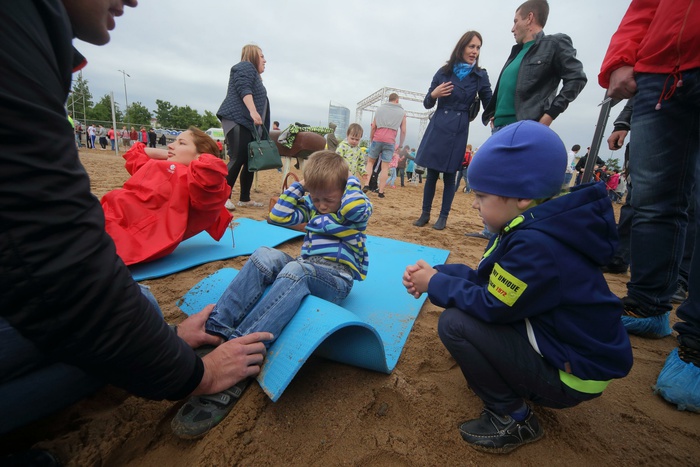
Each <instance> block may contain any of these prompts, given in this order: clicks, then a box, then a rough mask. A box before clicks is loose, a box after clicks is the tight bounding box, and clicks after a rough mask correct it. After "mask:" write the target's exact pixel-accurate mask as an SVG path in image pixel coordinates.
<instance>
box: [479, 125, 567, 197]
mask: <svg viewBox="0 0 700 467" xmlns="http://www.w3.org/2000/svg"><path fill="white" fill-rule="evenodd" d="M566 162H567V156H566V147H565V146H564V143H563V142H562V140H561V138H559V136H558V135H557V134H556V133H555V132H554V131H553V130H552V129H551V128H549V127H548V126H546V125H542V124H541V123H537V122H535V121H532V120H523V121H520V122H516V123H512V124H510V125H508V126H506V127H505V128H503V129H502V130H500V131H498V132H496V133H494V134H493V135H491V137H490V138H489V139H487V140H486V142H485V143H484V144H483V145H481V147H480V148H479V150H478V151H477V152H476V153H475V154H474V157H473V159H472V161H471V163H470V164H469V171H468V172H467V177H468V179H469V186H470V187H471V188H472V189H473V190H476V191H480V192H482V193H489V194H492V195H498V196H505V197H508V198H529V199H546V198H551V197H552V196H555V195H557V194H558V193H559V192H560V190H561V186H562V184H563V183H564V176H565V173H566Z"/></svg>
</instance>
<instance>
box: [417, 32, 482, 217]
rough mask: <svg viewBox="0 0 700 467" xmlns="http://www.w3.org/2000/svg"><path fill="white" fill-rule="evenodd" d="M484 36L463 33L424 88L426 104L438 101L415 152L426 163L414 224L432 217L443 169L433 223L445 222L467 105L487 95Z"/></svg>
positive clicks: (460, 156) (464, 143)
mask: <svg viewBox="0 0 700 467" xmlns="http://www.w3.org/2000/svg"><path fill="white" fill-rule="evenodd" d="M482 42H483V40H482V39H481V34H479V33H478V32H476V31H467V32H466V33H464V35H463V36H462V37H461V39H460V40H459V42H457V45H456V46H455V48H454V50H453V51H452V55H451V56H450V59H449V60H448V61H447V63H446V64H445V65H444V66H443V67H442V68H440V69H439V70H438V71H437V73H435V76H433V82H432V83H430V89H429V90H428V94H427V95H426V96H425V99H424V100H423V105H424V106H425V108H426V109H431V108H432V107H433V106H435V103H436V102H437V110H436V111H435V113H434V114H433V116H432V118H431V120H430V123H429V124H428V128H427V130H426V131H425V135H423V139H422V140H421V143H420V146H419V147H418V153H417V155H416V164H417V165H420V166H423V167H426V168H427V169H428V174H427V177H426V182H425V187H424V189H423V213H422V214H421V216H420V218H419V219H418V220H417V221H415V222H414V223H413V225H416V226H418V227H423V226H424V225H425V224H427V223H428V221H429V220H430V209H431V207H432V204H433V197H434V196H435V187H436V185H437V180H438V177H439V176H440V173H442V174H443V183H444V184H445V189H444V191H443V194H442V207H441V208H440V217H438V220H437V222H435V225H433V228H434V229H437V230H442V229H444V228H445V225H446V224H447V216H448V215H449V214H450V209H451V208H452V199H453V198H454V195H455V189H454V185H455V176H456V174H457V171H458V170H459V169H460V168H461V167H462V160H463V159H464V151H465V149H466V147H467V137H468V136H469V106H470V104H471V103H472V102H474V100H475V99H476V97H477V93H478V97H479V100H480V102H481V105H482V106H483V107H484V108H485V107H486V106H487V105H488V103H489V101H490V100H491V95H492V92H491V83H490V82H489V75H488V73H486V70H484V69H482V68H479V52H480V51H481V44H482Z"/></svg>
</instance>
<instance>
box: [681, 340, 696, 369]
mask: <svg viewBox="0 0 700 467" xmlns="http://www.w3.org/2000/svg"><path fill="white" fill-rule="evenodd" d="M678 358H680V359H681V360H683V361H684V362H685V363H692V364H693V365H695V366H696V367H698V368H700V350H697V349H693V348H692V347H688V346H687V345H682V344H681V345H679V346H678Z"/></svg>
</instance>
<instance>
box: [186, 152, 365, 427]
mask: <svg viewBox="0 0 700 467" xmlns="http://www.w3.org/2000/svg"><path fill="white" fill-rule="evenodd" d="M371 214H372V204H371V203H370V201H369V199H367V197H366V196H365V194H364V193H363V192H362V185H361V184H360V181H359V180H358V179H357V178H356V177H354V176H351V175H349V168H348V164H347V162H345V160H344V159H343V157H342V156H340V155H338V154H335V153H334V152H331V151H318V152H315V153H314V154H312V155H311V156H310V157H309V159H308V161H307V162H306V164H305V167H304V179H303V180H302V181H300V182H294V183H293V184H292V185H291V186H290V187H289V188H288V189H287V190H285V192H284V193H282V195H281V196H280V199H279V201H278V202H277V203H276V204H275V206H274V207H273V208H272V211H271V212H270V219H271V220H272V221H274V222H275V223H276V224H280V225H284V226H290V225H296V224H301V223H304V222H306V223H307V226H306V236H305V237H304V243H303V245H302V247H301V255H300V256H298V257H297V258H292V257H291V256H289V255H288V254H286V253H284V252H282V251H278V250H275V249H273V248H268V247H260V248H258V249H257V250H256V251H255V252H254V253H253V254H252V255H251V257H250V258H249V259H248V261H247V262H246V264H245V265H244V266H243V268H242V269H241V271H240V272H239V273H238V275H237V276H236V277H235V278H234V279H233V281H232V282H231V283H230V284H229V286H228V288H227V289H226V291H225V292H224V294H223V295H222V296H221V298H220V299H219V301H218V303H217V304H216V306H215V307H214V310H213V311H212V313H211V315H210V316H209V318H208V319H207V322H206V324H205V329H206V332H207V333H209V334H212V335H214V336H217V337H219V338H221V342H224V341H227V340H231V339H235V338H236V337H239V336H244V335H247V334H250V333H253V332H256V331H258V330H265V331H267V332H270V333H272V334H273V335H274V336H275V338H276V337H277V336H279V334H280V332H281V331H282V330H283V329H284V327H285V326H286V325H287V323H288V322H289V321H290V320H291V319H292V317H293V316H294V315H295V314H296V312H297V310H298V308H299V305H300V304H301V301H302V300H303V299H304V297H306V296H307V295H309V294H311V295H315V296H317V297H320V298H323V299H324V300H328V301H329V302H333V303H340V302H341V301H343V300H344V299H345V297H347V296H348V294H349V293H350V290H351V289H352V286H353V283H354V281H355V280H364V279H365V277H366V275H367V269H368V266H369V257H368V255H367V246H366V243H367V237H366V235H365V230H366V228H367V221H368V220H369V217H370V216H371ZM268 286H270V288H269V291H268V293H267V294H265V296H264V297H263V296H262V295H263V292H264V291H265V289H266V288H267V287H268ZM261 297H262V298H261ZM272 342H274V339H273V340H272V341H269V342H267V343H266V345H267V346H268V347H269V346H270V345H271V344H272ZM249 382H250V379H248V380H244V381H242V382H240V383H238V384H237V385H236V386H234V387H232V388H230V389H228V390H226V391H224V392H222V393H218V394H214V395H207V396H195V397H192V398H190V400H189V401H188V402H187V403H186V404H185V405H184V406H183V407H182V409H180V411H179V412H178V414H177V416H176V417H175V419H174V420H173V429H174V432H175V434H176V435H178V436H180V437H183V438H194V437H199V436H201V435H203V434H205V433H206V432H207V431H208V430H209V429H211V428H212V427H213V426H215V425H216V424H218V423H219V422H220V421H221V420H223V418H224V417H225V416H226V415H227V414H228V412H230V410H231V409H232V408H233V405H234V404H235V402H236V401H237V400H238V399H239V398H240V396H241V394H242V393H243V390H244V389H245V388H246V387H247V386H248V383H249Z"/></svg>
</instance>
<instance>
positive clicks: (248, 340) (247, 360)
mask: <svg viewBox="0 0 700 467" xmlns="http://www.w3.org/2000/svg"><path fill="white" fill-rule="evenodd" d="M273 339H274V336H273V335H272V334H270V333H269V332H254V333H252V334H248V335H246V336H243V337H239V338H236V339H232V340H230V341H227V342H224V343H223V344H221V345H220V346H218V347H217V348H215V349H214V350H212V351H211V353H209V354H208V355H205V356H204V358H203V359H202V362H204V376H203V377H202V381H201V382H200V383H199V386H197V388H196V389H195V390H194V392H193V393H192V394H191V395H193V396H196V395H198V394H214V393H217V392H221V391H223V390H224V389H228V388H230V387H231V386H233V385H234V384H236V383H238V382H239V381H242V380H244V379H245V378H252V377H254V376H256V375H257V374H258V373H260V365H261V364H262V362H263V359H264V358H265V354H266V353H267V350H266V348H265V344H264V343H263V342H265V341H271V340H273Z"/></svg>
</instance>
